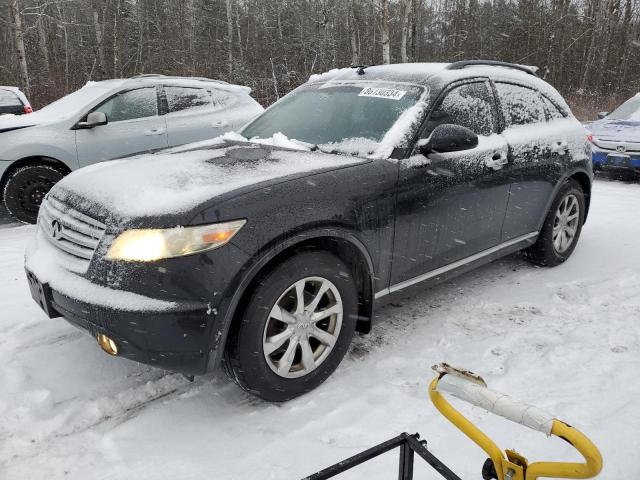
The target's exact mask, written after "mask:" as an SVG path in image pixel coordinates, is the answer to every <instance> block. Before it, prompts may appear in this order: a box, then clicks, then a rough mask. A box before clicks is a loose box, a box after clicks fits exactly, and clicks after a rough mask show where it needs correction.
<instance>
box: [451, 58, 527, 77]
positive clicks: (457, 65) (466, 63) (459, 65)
mask: <svg viewBox="0 0 640 480" xmlns="http://www.w3.org/2000/svg"><path fill="white" fill-rule="evenodd" d="M474 65H480V66H482V65H484V66H489V67H505V68H513V69H514V70H520V71H521V72H525V73H528V74H529V75H533V76H534V77H537V76H538V74H537V73H536V70H537V69H536V68H534V67H527V66H525V65H520V64H517V63H509V62H501V61H499V60H460V61H458V62H453V63H450V64H449V65H448V66H447V70H462V69H463V68H466V67H472V66H474Z"/></svg>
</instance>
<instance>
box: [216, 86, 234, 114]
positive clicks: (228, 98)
mask: <svg viewBox="0 0 640 480" xmlns="http://www.w3.org/2000/svg"><path fill="white" fill-rule="evenodd" d="M211 97H212V100H213V107H214V108H215V109H216V110H222V109H223V108H227V107H228V106H230V105H231V104H232V103H234V102H233V100H234V97H233V96H232V95H231V93H230V92H225V91H224V90H216V89H213V90H211Z"/></svg>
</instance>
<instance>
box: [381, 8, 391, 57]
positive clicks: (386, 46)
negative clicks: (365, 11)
mask: <svg viewBox="0 0 640 480" xmlns="http://www.w3.org/2000/svg"><path fill="white" fill-rule="evenodd" d="M380 2H381V4H380V6H381V10H382V27H381V29H382V41H381V42H380V43H381V44H382V63H384V64H389V63H391V48H390V43H389V0H380Z"/></svg>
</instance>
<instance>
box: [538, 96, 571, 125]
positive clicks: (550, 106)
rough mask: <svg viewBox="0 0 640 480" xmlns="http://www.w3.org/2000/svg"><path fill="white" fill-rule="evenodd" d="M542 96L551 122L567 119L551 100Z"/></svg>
mask: <svg viewBox="0 0 640 480" xmlns="http://www.w3.org/2000/svg"><path fill="white" fill-rule="evenodd" d="M541 96H542V101H543V102H544V106H545V108H546V109H547V118H548V119H549V121H551V120H557V119H559V118H564V117H565V115H564V113H562V111H561V110H560V109H559V108H558V107H556V105H555V104H554V103H553V102H552V101H551V100H549V99H548V98H547V97H545V96H544V95H541Z"/></svg>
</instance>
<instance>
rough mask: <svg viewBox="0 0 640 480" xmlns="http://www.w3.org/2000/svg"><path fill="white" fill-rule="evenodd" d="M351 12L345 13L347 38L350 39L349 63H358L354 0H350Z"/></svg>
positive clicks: (356, 18)
mask: <svg viewBox="0 0 640 480" xmlns="http://www.w3.org/2000/svg"><path fill="white" fill-rule="evenodd" d="M350 10H351V12H349V15H347V23H348V26H349V39H350V40H351V65H359V64H360V52H359V51H358V16H357V15H358V14H357V4H356V0H351V9H350Z"/></svg>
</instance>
